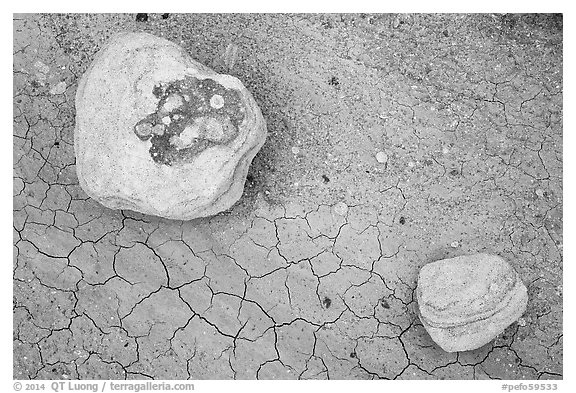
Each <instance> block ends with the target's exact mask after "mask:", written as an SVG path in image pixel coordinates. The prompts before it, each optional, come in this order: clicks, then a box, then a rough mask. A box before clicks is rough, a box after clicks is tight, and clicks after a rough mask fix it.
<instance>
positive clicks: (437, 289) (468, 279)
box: [416, 254, 528, 352]
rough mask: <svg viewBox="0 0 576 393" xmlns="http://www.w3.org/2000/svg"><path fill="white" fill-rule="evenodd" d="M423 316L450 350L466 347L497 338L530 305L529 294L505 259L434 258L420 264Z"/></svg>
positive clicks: (432, 333)
mask: <svg viewBox="0 0 576 393" xmlns="http://www.w3.org/2000/svg"><path fill="white" fill-rule="evenodd" d="M416 297H417V301H418V308H419V314H420V315H419V317H420V320H421V321H422V324H423V325H424V327H425V328H426V330H427V331H428V333H429V334H430V337H432V339H433V340H434V341H435V342H436V343H437V344H438V345H439V346H440V347H441V348H442V349H444V350H445V351H447V352H456V351H467V350H472V349H476V348H479V347H481V346H483V345H484V344H487V343H488V342H490V341H491V340H493V339H494V338H495V337H496V336H497V335H498V334H500V333H501V332H502V331H503V330H504V329H505V328H506V327H508V326H509V325H510V324H512V323H513V322H514V321H516V320H517V319H518V318H520V317H521V316H522V314H523V313H524V311H525V310H526V305H527V301H528V294H527V290H526V287H525V286H524V284H523V283H522V280H521V279H520V277H519V275H518V273H517V272H516V271H515V270H514V269H513V268H512V267H511V266H510V265H509V264H508V263H507V262H506V261H504V259H502V258H500V257H498V256H495V255H488V254H476V255H469V256H461V257H457V258H450V259H444V260H440V261H437V262H432V263H429V264H427V265H425V266H424V267H422V269H421V270H420V274H419V276H418V286H417V289H416Z"/></svg>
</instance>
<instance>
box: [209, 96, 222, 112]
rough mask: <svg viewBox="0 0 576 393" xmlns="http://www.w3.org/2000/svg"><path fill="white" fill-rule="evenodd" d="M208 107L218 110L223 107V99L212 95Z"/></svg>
mask: <svg viewBox="0 0 576 393" xmlns="http://www.w3.org/2000/svg"><path fill="white" fill-rule="evenodd" d="M210 106H211V107H212V108H214V109H220V108H222V107H223V106H224V97H222V96H221V95H219V94H214V95H213V96H212V98H210Z"/></svg>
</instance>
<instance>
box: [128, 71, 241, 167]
mask: <svg viewBox="0 0 576 393" xmlns="http://www.w3.org/2000/svg"><path fill="white" fill-rule="evenodd" d="M152 94H153V95H154V96H155V97H156V98H158V99H159V101H158V106H157V108H156V111H155V112H154V113H151V114H149V115H148V116H146V117H145V118H144V119H142V120H140V121H139V122H138V123H136V125H135V126H134V133H135V134H136V136H137V137H138V138H140V140H142V141H148V140H150V142H151V143H152V146H151V147H150V149H149V152H150V156H151V157H152V159H153V160H154V161H155V162H156V163H158V164H164V165H173V164H180V163H183V162H190V161H191V160H192V159H193V158H194V156H196V155H197V154H198V153H200V152H202V151H204V150H206V149H207V148H209V147H211V146H214V145H221V144H226V143H228V142H230V141H231V140H232V139H233V138H234V137H235V136H236V135H237V134H238V127H239V126H240V124H241V123H242V121H243V120H244V117H245V108H244V106H243V104H242V99H241V97H240V95H239V94H238V92H237V91H235V90H233V89H227V88H225V87H224V86H222V85H221V84H219V83H218V82H216V81H214V80H212V79H198V78H195V77H191V76H187V77H186V78H185V79H183V80H179V81H175V82H173V83H170V84H157V85H155V86H154V88H153V89H152Z"/></svg>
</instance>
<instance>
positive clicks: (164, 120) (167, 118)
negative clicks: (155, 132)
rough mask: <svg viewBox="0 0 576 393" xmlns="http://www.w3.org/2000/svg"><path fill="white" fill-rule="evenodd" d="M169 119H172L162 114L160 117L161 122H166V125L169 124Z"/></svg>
mask: <svg viewBox="0 0 576 393" xmlns="http://www.w3.org/2000/svg"><path fill="white" fill-rule="evenodd" d="M171 121H172V120H171V119H170V116H164V117H163V118H162V123H164V124H166V125H169V124H170V122H171Z"/></svg>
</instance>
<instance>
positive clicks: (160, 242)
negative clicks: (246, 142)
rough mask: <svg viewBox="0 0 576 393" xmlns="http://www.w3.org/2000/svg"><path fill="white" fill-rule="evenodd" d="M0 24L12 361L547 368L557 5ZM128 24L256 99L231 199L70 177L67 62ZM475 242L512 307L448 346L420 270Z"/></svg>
mask: <svg viewBox="0 0 576 393" xmlns="http://www.w3.org/2000/svg"><path fill="white" fill-rule="evenodd" d="M13 24H14V51H13V55H14V85H13V97H14V128H13V143H14V146H13V151H14V153H13V154H14V158H13V164H14V181H13V190H14V194H13V195H14V199H13V200H14V217H13V227H14V230H13V234H14V263H13V266H14V267H13V295H14V309H13V310H14V312H13V324H14V325H13V332H14V337H13V339H14V354H13V356H14V371H13V375H14V378H16V379H28V378H30V379H61V378H73V379H75V378H79V379H101V378H102V379H147V378H150V379H152V378H157V379H187V378H192V379H230V378H238V379H254V378H259V379H267V378H268V379H270V378H276V379H284V378H286V379H291V378H294V379H296V378H300V379H327V378H331V379H339V378H341V379H377V378H384V379H560V378H562V343H563V330H562V89H563V87H562V86H563V82H562V41H563V39H562V19H561V17H558V16H546V15H531V16H520V15H342V16H341V15H232V14H228V15H177V14H169V15H168V14H164V15H161V14H149V15H147V16H146V17H143V16H140V17H138V18H136V15H134V14H126V15H16V16H14V22H13ZM127 30H128V31H140V30H142V31H147V32H150V33H153V34H156V35H160V36H163V37H165V38H168V39H170V40H173V41H175V42H177V43H180V44H181V45H183V47H185V48H186V49H187V50H188V51H189V52H190V53H191V55H192V56H193V57H194V58H195V59H197V60H198V61H200V62H201V63H203V64H205V65H207V66H209V67H211V68H213V69H215V70H216V71H218V72H226V73H230V74H232V75H235V76H237V77H238V78H240V79H241V80H242V81H243V82H244V84H245V85H246V86H247V87H248V89H249V90H250V91H251V92H252V93H253V95H254V96H255V98H256V100H257V102H258V103H259V105H260V107H261V109H262V111H263V114H264V117H265V118H266V120H267V123H268V129H269V132H270V134H269V138H268V140H267V142H266V144H265V145H264V147H263V149H262V150H261V151H260V153H259V154H258V155H257V157H256V158H255V160H254V162H253V164H252V167H251V170H250V174H249V176H248V181H247V183H246V188H245V192H244V196H243V198H242V199H241V201H240V202H239V203H238V204H236V205H235V206H234V208H232V209H231V210H230V211H229V212H226V213H224V214H220V215H218V216H215V217H212V218H209V219H199V220H194V221H188V222H179V221H169V220H163V219H159V218H156V217H151V216H145V215H140V214H137V213H134V212H131V211H113V210H109V209H106V208H103V207H102V206H100V205H99V204H97V203H95V202H94V201H92V200H91V199H90V198H88V197H87V196H86V194H85V193H84V192H83V191H82V190H81V189H80V187H79V186H78V181H77V178H76V174H75V167H74V162H75V160H74V151H73V129H74V94H75V91H76V86H77V82H78V78H79V77H80V76H81V75H82V73H83V72H84V71H85V70H86V68H87V67H88V65H89V63H90V61H91V59H92V58H93V57H94V55H95V53H96V52H97V50H98V48H100V47H101V46H102V44H103V43H104V42H105V41H106V40H107V39H108V38H109V37H110V36H111V35H112V34H114V33H115V32H119V31H127ZM380 151H382V152H384V153H385V154H386V157H387V161H386V162H385V163H380V162H378V161H377V160H376V153H377V152H380ZM475 252H488V253H494V254H498V255H500V256H502V257H504V258H505V259H507V260H508V261H509V262H510V263H511V264H512V265H513V266H514V268H515V269H516V270H517V271H518V272H519V274H520V275H521V277H522V279H523V281H524V282H525V284H526V285H527V287H528V292H529V303H528V310H527V312H526V314H525V315H524V316H523V318H522V319H520V320H519V322H517V323H514V324H512V325H511V326H510V327H509V328H507V329H506V330H505V331H504V332H503V334H501V335H500V336H499V337H497V338H496V339H495V340H494V341H493V342H491V343H489V344H487V345H485V346H484V347H482V348H479V349H477V350H474V351H469V352H462V353H453V354H448V353H445V352H443V351H442V350H441V349H440V348H439V347H438V346H437V345H435V344H434V343H433V342H432V340H431V339H430V337H429V336H428V334H427V333H426V332H425V330H424V329H423V327H422V325H421V323H420V322H419V320H418V318H417V317H416V314H415V307H416V302H415V294H414V288H415V280H416V277H417V274H418V270H419V268H420V267H421V266H423V265H424V264H426V263H428V262H430V261H433V260H437V259H441V258H445V257H453V256H458V255H463V254H468V253H475Z"/></svg>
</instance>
